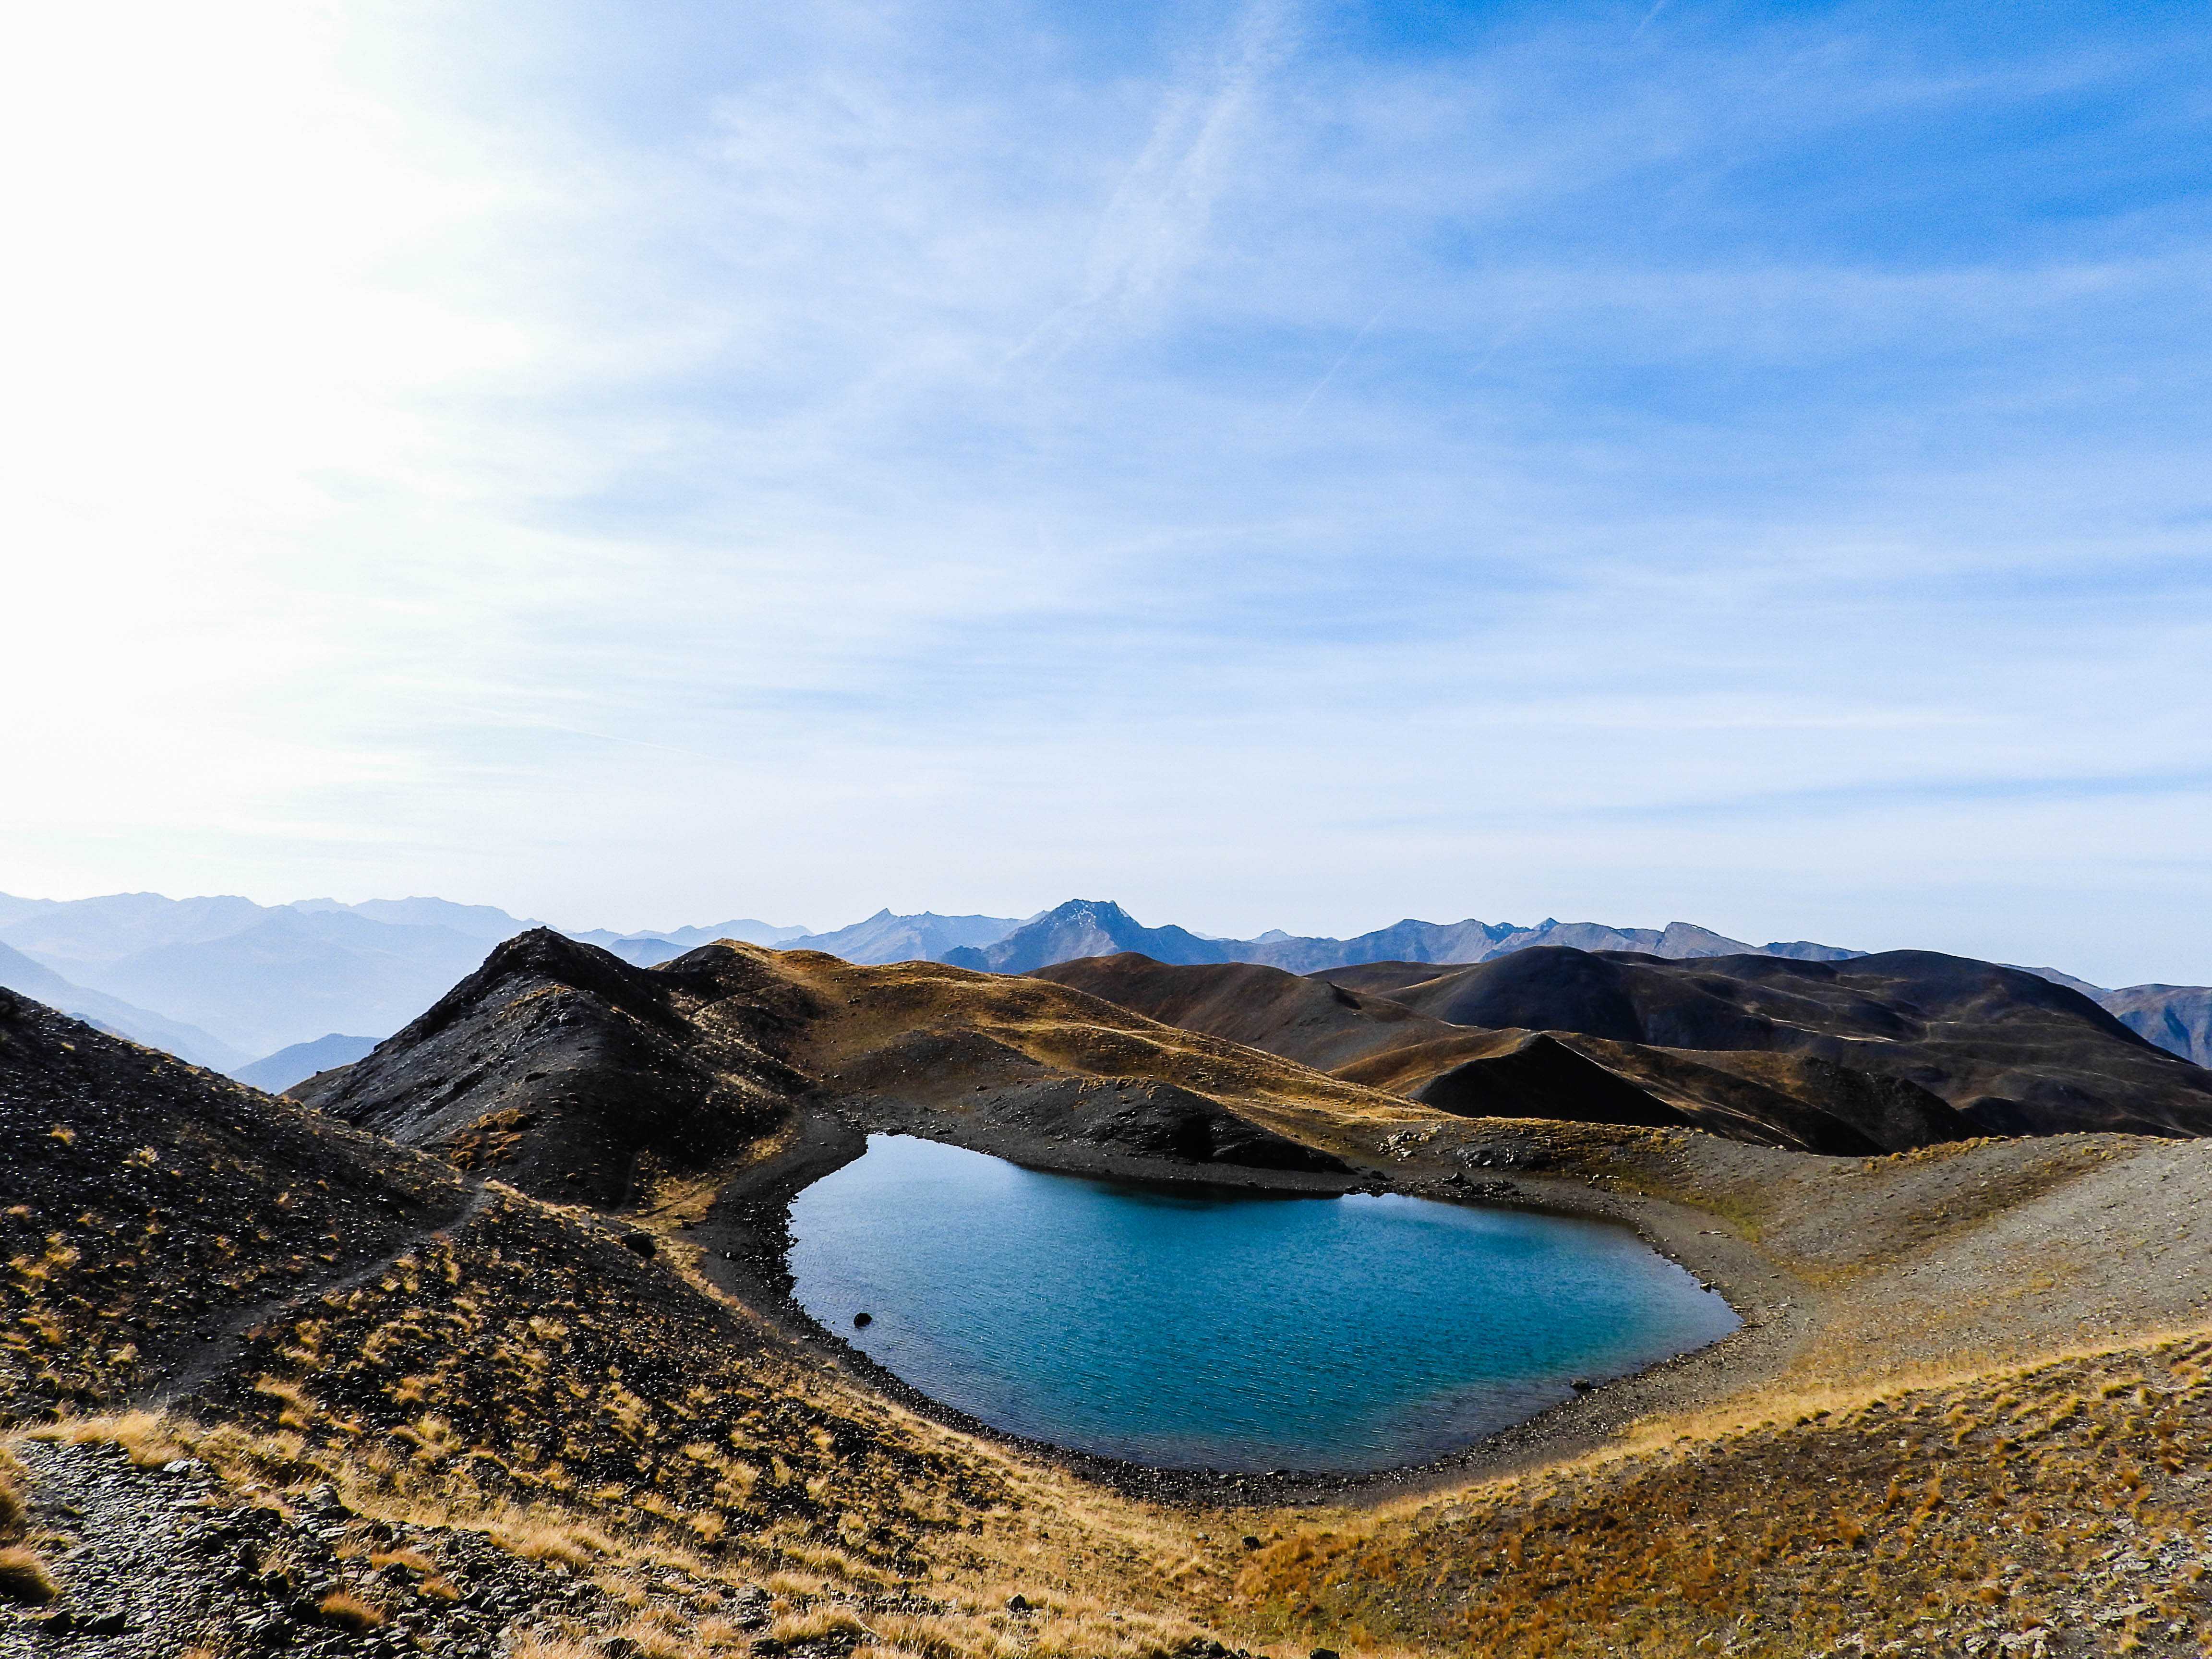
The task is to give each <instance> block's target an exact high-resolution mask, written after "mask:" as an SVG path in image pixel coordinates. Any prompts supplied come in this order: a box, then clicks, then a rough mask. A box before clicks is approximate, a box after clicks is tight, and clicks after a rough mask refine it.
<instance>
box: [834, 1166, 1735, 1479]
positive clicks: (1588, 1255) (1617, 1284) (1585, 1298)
mask: <svg viewBox="0 0 2212 1659" xmlns="http://www.w3.org/2000/svg"><path fill="white" fill-rule="evenodd" d="M791 1214H792V1236H793V1240H794V1243H793V1249H792V1252H791V1267H792V1272H793V1275H794V1276H795V1277H796V1279H797V1280H798V1287H797V1295H798V1298H799V1303H800V1304H801V1305H802V1306H803V1307H805V1310H806V1311H807V1312H808V1313H810V1314H811V1315H812V1316H814V1317H815V1318H816V1319H817V1320H819V1321H820V1322H822V1323H823V1324H824V1325H826V1326H829V1327H830V1328H833V1329H835V1330H836V1331H838V1332H839V1333H840V1334H843V1335H845V1336H847V1337H848V1339H849V1340H852V1342H853V1343H854V1345H855V1346H858V1347H860V1348H861V1349H864V1350H865V1351H866V1352H867V1353H868V1354H869V1355H870V1356H872V1358H874V1359H876V1360H877V1361H878V1363H879V1364H883V1365H884V1366H885V1367H887V1368H888V1369H889V1370H891V1371H893V1372H895V1373H896V1375H898V1376H901V1377H902V1378H903V1379H905V1381H907V1382H908V1383H911V1384H912V1385H913V1386H914V1387H915V1388H917V1389H921V1391H922V1392H923V1393H924V1394H927V1395H932V1396H933V1397H934V1398H936V1399H938V1400H941V1401H945V1402H946V1403H947V1404H949V1405H953V1406H957V1407H959V1408H960V1409H961V1410H963V1411H964V1412H967V1413H969V1414H971V1415H972V1416H975V1417H977V1418H980V1419H981V1420H983V1421H984V1422H986V1423H988V1424H990V1425H993V1426H994V1427H996V1428H1000V1429H1004V1430H1007V1431H1012V1432H1013V1433H1016V1434H1023V1435H1029V1436H1031V1437H1035V1438H1036V1439H1039V1440H1046V1441H1050V1442H1052V1443H1054V1444H1057V1445H1061V1446H1070V1447H1074V1448H1076V1449H1080V1450H1084V1451H1091V1452H1101V1453H1104V1454H1106V1455H1109V1456H1114V1457H1124V1458H1129V1459H1132V1460H1133V1461H1135V1462H1145V1463H1152V1464H1158V1465H1164V1466H1170V1467H1186V1468H1218V1469H1245V1470H1255V1469H1312V1470H1328V1471H1333V1472H1344V1471H1351V1470H1359V1469H1374V1468H1391V1467H1395V1466H1397V1465H1401V1464H1406V1463H1415V1462H1424V1461H1425V1460H1427V1459H1429V1458H1431V1457H1436V1456H1438V1455H1442V1454H1443V1453H1444V1452H1447V1451H1450V1450H1452V1449H1455V1448H1457V1447H1460V1446H1463V1445H1465V1444H1467V1443H1468V1442H1470V1441H1473V1440H1475V1439H1478V1438H1480V1437H1481V1436H1483V1435H1485V1434H1487V1433H1490V1432H1491V1431H1494V1430H1496V1429H1499V1428H1502V1427H1504V1426H1505V1425H1508V1424H1510V1423H1514V1422H1517V1421H1520V1420H1521V1419H1525V1418H1528V1417H1531V1416H1534V1414H1535V1413H1538V1412H1540V1411H1541V1410H1543V1409H1544V1407H1547V1406H1549V1405H1552V1404H1553V1403H1554V1402H1555V1401H1559V1400H1563V1399H1565V1398H1566V1397H1567V1395H1568V1394H1569V1393H1570V1392H1571V1390H1570V1389H1569V1387H1568V1382H1569V1379H1571V1378H1573V1377H1580V1376H1587V1377H1592V1378H1599V1377H1606V1376H1620V1375H1621V1374H1623V1373H1625V1372H1627V1371H1632V1370H1639V1369H1641V1368H1642V1367H1644V1366H1645V1365H1649V1364H1653V1363H1655V1362H1656V1361H1657V1360H1661V1359H1663V1358H1667V1357H1668V1356H1669V1355H1671V1354H1675V1353H1680V1352H1683V1351H1685V1350H1686V1349H1690V1348H1695V1347H1699V1346H1703V1345H1704V1344H1705V1343H1707V1342H1711V1341H1712V1340H1714V1339H1715V1338H1717V1337H1719V1336H1721V1335H1723V1334H1726V1333H1727V1332H1729V1331H1730V1330H1732V1329H1734V1328H1735V1325H1736V1323H1737V1320H1736V1317H1735V1314H1734V1313H1732V1312H1731V1311H1730V1310H1729V1307H1728V1305H1727V1304H1725V1303H1724V1302H1723V1301H1722V1300H1721V1298H1720V1297H1717V1296H1716V1295H1714V1294H1712V1293H1711V1291H1703V1290H1700V1289H1699V1287H1698V1285H1697V1281H1696V1280H1694V1279H1692V1278H1691V1277H1690V1275H1689V1274H1688V1273H1685V1272H1684V1271H1683V1270H1682V1269H1681V1268H1680V1267H1676V1266H1674V1263H1672V1262H1670V1261H1667V1260H1665V1259H1664V1258H1663V1257H1662V1256H1660V1255H1657V1254H1656V1253H1655V1252H1654V1251H1652V1250H1651V1249H1650V1248H1649V1247H1648V1246H1646V1245H1645V1244H1644V1243H1643V1241H1641V1240H1640V1239H1638V1237H1636V1236H1635V1234H1633V1233H1632V1232H1630V1231H1628V1230H1627V1229H1626V1228H1623V1227H1617V1226H1613V1225H1607V1224H1605V1223H1602V1222H1591V1221H1580V1220H1572V1219H1567V1218H1560V1217H1556V1216H1541V1215H1530V1214H1527V1213H1525V1212H1517V1211H1510V1210H1485V1209H1471V1208H1468V1207H1466V1206H1460V1205H1452V1204H1436V1203H1431V1202H1428V1201H1426V1200H1421V1199H1415V1198H1398V1197H1385V1198H1370V1197H1365V1196H1362V1195H1353V1196H1351V1197H1346V1198H1331V1199H1315V1198H1279V1197H1254V1196H1252V1195H1251V1194H1245V1193H1227V1192H1207V1193H1201V1194H1194V1193H1191V1192H1188V1191H1168V1190H1164V1189H1163V1188H1153V1187H1139V1186H1131V1185H1127V1184H1124V1183H1121V1182H1104V1181H1088V1180H1082V1179H1078V1178H1076V1177H1073V1176H1054V1175H1040V1174H1038V1173H1036V1171H1034V1170H1024V1169H1022V1168H1019V1167H1018V1166H1017V1165H1015V1164H1008V1163H1006V1162H1005V1161H1004V1160H1003V1159H1000V1158H987V1157H985V1156H983V1155H982V1154H981V1153H979V1152H965V1151H963V1150H961V1149H960V1148H957V1147H953V1146H940V1145H938V1144H937V1143H935V1142H932V1141H927V1140H917V1139H913V1138H912V1137H910V1136H905V1135H872V1136H870V1137H869V1140H868V1151H867V1152H866V1155H864V1156H863V1157H861V1158H859V1159H857V1160H856V1161H854V1163H852V1164H847V1165H846V1166H845V1167H844V1168H843V1169H842V1170H838V1171H837V1172H836V1174H835V1175H832V1176H827V1177H825V1178H824V1179H823V1180H821V1181H818V1182H815V1184H814V1185H812V1186H811V1187H809V1188H806V1190H805V1191H804V1192H802V1193H801V1194H799V1197H798V1198H797V1199H796V1200H794V1201H793V1204H792V1207H791ZM860 1313H866V1314H868V1315H869V1316H870V1322H869V1323H868V1324H867V1325H866V1326H865V1327H862V1328H855V1327H854V1316H855V1315H856V1314H860Z"/></svg>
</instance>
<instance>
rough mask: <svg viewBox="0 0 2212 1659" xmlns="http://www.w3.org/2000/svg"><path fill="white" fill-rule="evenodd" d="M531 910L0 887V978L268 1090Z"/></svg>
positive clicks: (759, 935)
mask: <svg viewBox="0 0 2212 1659" xmlns="http://www.w3.org/2000/svg"><path fill="white" fill-rule="evenodd" d="M538 925H540V924H538V923H537V922H535V921H530V920H527V919H525V918H519V917H515V916H512V915H508V914H507V912H506V911H504V910H501V909H497V908H494V907H492V906H490V905H482V904H458V903H454V902H451V901H449V900H446V899H440V898H408V899H371V900H368V901H367V902H362V903H359V904H342V903H339V902H337V901H336V900H332V899H306V900H301V901H299V902H295V903H291V904H281V905H261V904H256V903H254V902H252V901H251V900H249V899H245V898H240V897H235V896H221V897H201V898H187V899H170V898H166V897H163V896H161V895H159V894H155V893H118V894H112V895H108V896H104V897H100V898H89V899H75V900H51V899H27V898H16V897H12V896H8V895H4V894H0V985H5V986H7V987H9V988H10V989H12V990H15V991H19V992H21V993H22V994H24V995H26V996H31V997H35V998H37V999H38V1000H40V1001H41V1002H45V1003H47V1004H49V1005H50V1006H53V1007H56V1008H58V1009H60V1010H61V1011H62V1012H64V1013H69V1014H73V1015H76V1016H77V1017H79V1018H85V1019H88V1020H89V1021H91V1022H92V1023H93V1024H97V1025H99V1026H100V1027H101V1028H102V1029H104V1030H109V1031H112V1032H114V1033H117V1034H118V1035H121V1036H126V1037H129V1038H131V1039H132V1040H133V1041H136V1042H143V1043H146V1044H149V1046H152V1047H155V1048H165V1049H167V1050H168V1051H169V1052H171V1053H173V1054H177V1055H179V1056H180V1057H181V1058H183V1059H185V1060H191V1061H192V1062H194V1063H195V1064H197V1065H202V1066H208V1067H210V1068H211V1069H215V1070H219V1071H224V1072H228V1073H231V1074H232V1075H234V1076H237V1077H239V1078H240V1079H242V1080H244V1081H246V1082H249V1083H252V1084H254V1085H256V1086H258V1087H261V1088H265V1089H270V1090H281V1089H283V1088H287V1087H289V1086H290V1085H292V1084H293V1083H295V1082H298V1081H300V1080H301V1079H304V1078H306V1077H307V1076H310V1075H312V1074H313V1073H315V1072H317V1071H319V1070H322V1069H325V1068H326V1067H328V1066H337V1065H344V1064H346V1063H348V1062H349V1061H351V1060H356V1059H358V1058H360V1057H361V1055H362V1054H365V1053H367V1052H368V1049H369V1048H370V1047H372V1046H374V1043H375V1042H377V1041H379V1040H380V1039H381V1038H383V1037H384V1036H388V1035H390V1034H391V1033H392V1032H393V1031H396V1030H398V1029H399V1028H400V1027H401V1026H402V1025H404V1024H406V1023H407V1022H408V1021H409V1020H410V1019H412V1018H414V1017H415V1016H416V1015H417V1014H419V1013H421V1012H422V1011H423V1010H424V1009H425V1008H427V1007H428V1006H430V1004H431V1003H433V1002H435V1000H437V999H438V998H439V997H440V996H441V995H442V994H444V993H445V992H446V991H447V989H448V988H449V987H452V986H453V984H454V983H455V982H456V981H459V980H460V979H462V978H463V977H465V975H468V974H469V973H470V972H471V971H472V970H473V969H475V968H476V967H477V964H478V963H480V962H482V961H483V957H484V956H485V955H486V953H487V952H489V951H490V949H491V948H492V946H493V945H496V944H498V943H499V942H500V941H501V940H502V939H509V938H512V937H513V935H515V934H516V933H521V932H523V931H525V930H526V929H527V928H530V927H537V926H538ZM570 937H572V938H574V939H581V940H584V941H586V943H589V944H592V945H599V946H601V947H603V948H605V949H606V950H608V951H612V952H613V953H614V954H615V955H617V956H619V957H623V958H624V959H625V960H627V961H629V962H632V963H637V964H638V965H640V966H652V965H653V964H655V963H661V962H665V961H668V960H670V959H671V958H672V957H678V956H681V955H682V954H683V953H684V952H685V951H690V950H693V949H696V947H697V946H699V945H704V944H708V943H709V942H711V941H713V940H715V939H741V940H744V941H745V942H747V943H750V944H755V945H771V946H774V947H775V948H777V949H784V950H791V949H802V950H813V951H827V952H829V953H830V954H832V955H835V956H840V957H844V958H846V959H847V960H848V961H850V962H855V963H887V962H908V961H916V960H923V961H937V962H945V963H951V964H953V965H955V966H958V967H966V968H972V969H982V970H986V971H989V972H993V973H1001V974H1018V973H1026V972H1029V971H1030V970H1031V969H1037V968H1043V967H1048V966H1051V965H1052V964H1053V963H1060V962H1066V961H1070V960H1073V959H1074V958H1076V957H1091V956H1103V955H1110V954H1113V953H1115V952H1118V951H1140V952H1142V953H1143V954H1145V955H1146V956H1149V957H1153V958H1155V959H1157V960H1158V961H1161V962H1166V963H1223V962H1254V963H1265V964H1267V965H1268V966H1271V967H1276V968H1281V969H1286V970H1288V971H1290V972H1292V973H1313V972H1317V971H1320V970H1322V969H1330V968H1339V967H1346V966H1351V965H1354V964H1358V963H1369V962H1394V961H1396V962H1434V963H1474V962H1484V961H1488V960H1490V959H1492V958H1493V957H1500V956H1504V955H1506V954H1507V953H1508V952H1510V951H1518V950H1522V949H1525V948H1528V947H1529V946H1532V945H1569V946H1572V947H1574V948H1577V949H1579V950H1584V951H1640V952H1643V953H1644V954H1646V955H1650V956H1657V957H1669V958H1674V959H1678V960H1679V959H1686V958H1692V957H1723V956H1736V955H1745V954H1753V955H1762V956H1778V957H1796V958H1798V959H1801V960H1807V961H1839V960H1844V959H1847V958H1849V957H1856V956H1860V955H1863V954H1864V952H1863V951H1857V950H1851V949H1846V948H1844V947H1842V946H1838V945H1820V944H1815V943H1813V942H1811V941H1809V940H1803V939H1797V940H1774V941H1770V942H1769V943H1767V944H1765V945H1753V944H1750V943H1748V942H1747V941H1744V940H1741V939H1729V938H1728V937H1726V936H1724V935H1723V934H1720V933H1714V932H1712V931H1711V929H1708V928H1705V927H1697V926H1695V925H1693V924H1691V923H1687V922H1679V921H1678V922H1670V923H1669V924H1668V926H1666V927H1663V928H1651V927H1612V926H1608V925H1606V924H1602V923H1597V922H1562V921H1555V920H1553V919H1549V918H1547V919H1546V920H1545V921H1541V922H1538V923H1536V924H1534V926H1528V927H1523V926H1518V925H1516V924H1512V923H1504V922H1484V921H1474V920H1472V919H1470V920H1468V921H1457V922H1442V923H1440V922H1428V921H1413V920H1411V919H1408V920H1407V921H1399V922H1396V923H1394V924H1393V925H1391V926H1389V927H1383V928H1378V929H1376V931H1374V932H1372V933H1363V934H1360V935H1358V936H1357V937H1355V938H1352V939H1326V938H1313V937H1303V936H1299V935H1294V934H1291V933H1284V932H1282V931H1280V930H1279V929H1278V930H1273V931H1271V932H1269V933H1263V934H1261V936H1259V937H1258V938H1256V939H1217V938H1212V937H1209V936H1207V935H1206V934H1202V933H1194V932H1191V931H1190V930H1188V929H1187V928H1183V927H1174V926H1164V927H1146V926H1144V925H1143V924H1141V923H1139V921H1136V920H1135V919H1134V918H1133V917H1132V916H1131V915H1129V914H1128V913H1127V911H1126V910H1124V909H1122V908H1121V906H1120V905H1118V904H1115V903H1113V902H1109V901H1104V900H1092V899H1072V900H1070V901H1068V902H1066V903H1064V904H1060V905H1058V906H1055V907H1054V908H1052V909H1049V910H1046V911H1042V912H1040V913H1038V914H1037V915H1033V916H1029V917H1014V916H985V915H961V916H945V915H935V914H933V913H932V912H928V911H924V912H922V913H921V914H920V915H893V914H892V913H891V912H890V910H888V909H885V910H879V911H878V912H877V913H876V914H875V915H872V916H870V917H868V918H867V919H866V920H865V921H858V922H854V923H853V924H852V925H850V926H849V927H841V928H837V929H836V930H834V931H831V932H829V933H812V932H810V931H809V930H807V929H806V928H804V927H796V926H779V925H776V924H774V923H769V922H765V921H758V920H756V919H753V918H749V917H740V918H733V919H732V920H730V921H720V922H714V923H708V924H704V925H701V926H696V927H679V928H672V929H666V930H656V931H640V932H635V933H614V932H612V931H610V930H606V929H594V930H591V931H585V932H572V933H570ZM2035 971H2038V972H2041V973H2044V974H2045V976H2046V977H2049V978H2051V979H2054V980H2057V981H2060V982H2062V983H2066V984H2069V985H2072V986H2075V987H2076V988H2079V989H2082V990H2084V991H2086V992H2087V993H2089V994H2092V995H2093V996H2094V997H2095V998H2096V1000H2098V1001H2100V1003H2102V1004H2103V1005H2104V1006H2106V1008H2108V1009H2109V1010H2110V1011H2111V1012H2112V1013H2114V1014H2115V1015H2116V1016H2118V1018H2120V1019H2121V1020H2123V1021H2124V1022H2125V1023H2126V1024H2129V1025H2130V1026H2131V1027H2132V1028H2133V1029H2135V1030H2136V1031H2138V1032H2140V1033H2141V1034H2142V1036H2146V1037H2148V1038H2149V1039H2150V1040H2151V1041H2152V1042H2156V1043H2158V1044H2159V1045H2160V1046H2161V1047H2163V1048H2168V1049H2170V1050H2172V1052H2174V1053H2176V1054H2182V1055H2185V1056H2186V1057H2187V1058H2190V1059H2191V1060H2195V1061H2196V1062H2197V1064H2199V1065H2205V1064H2212V990H2208V989H2206V988H2204V987H2186V986H2184V987H2174V986H2131V987H2124V988H2123V989H2121V990H2118V991H2106V990H2103V989H2102V988H2101V987H2093V986H2087V985H2085V984H2083V982H2082V981H2078V980H2075V979H2073V978H2071V977H2070V976H2069V975H2065V974H2063V973H2060V972H2058V971H2057V970H2055V969H2037V970H2035Z"/></svg>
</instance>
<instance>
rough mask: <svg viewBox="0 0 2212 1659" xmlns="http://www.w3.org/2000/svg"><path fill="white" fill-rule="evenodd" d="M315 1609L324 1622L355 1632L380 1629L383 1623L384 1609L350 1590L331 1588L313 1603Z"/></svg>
mask: <svg viewBox="0 0 2212 1659" xmlns="http://www.w3.org/2000/svg"><path fill="white" fill-rule="evenodd" d="M315 1611H316V1612H317V1613H319V1614H320V1615H321V1617H322V1620H323V1622H324V1623H325V1624H326V1625H336V1626H337V1627H338V1628H339V1629H341V1630H349V1631H353V1632H356V1634H358V1633H359V1632H362V1631H371V1630H379V1629H381V1628H382V1627H383V1625H384V1617H385V1615H384V1609H383V1608H381V1607H377V1606H375V1605H374V1604H373V1603H371V1602H368V1601H362V1599H361V1597H359V1596H358V1595H354V1594H353V1593H352V1592H351V1591H350V1590H332V1591H331V1593H330V1594H329V1595H325V1597H324V1598H323V1599H322V1600H321V1601H319V1602H317V1603H316V1604H315Z"/></svg>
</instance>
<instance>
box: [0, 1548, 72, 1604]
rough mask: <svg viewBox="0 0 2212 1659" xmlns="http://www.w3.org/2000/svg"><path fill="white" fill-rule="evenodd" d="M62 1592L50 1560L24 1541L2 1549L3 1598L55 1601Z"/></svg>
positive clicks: (0, 1587) (0, 1583)
mask: <svg viewBox="0 0 2212 1659" xmlns="http://www.w3.org/2000/svg"><path fill="white" fill-rule="evenodd" d="M60 1594H61V1586H60V1585H58V1584H57V1583H55V1582H54V1576H53V1574H52V1573H51V1572H49V1571H46V1563H45V1562H44V1561H41V1560H40V1559H39V1558H38V1556H37V1555H36V1554H35V1553H33V1552H32V1551H30V1550H27V1549H25V1548H23V1547H21V1545H10V1546H9V1547H7V1548H5V1549H0V1601H31V1602H38V1601H52V1600H53V1599H54V1597H55V1596H57V1595H60Z"/></svg>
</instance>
